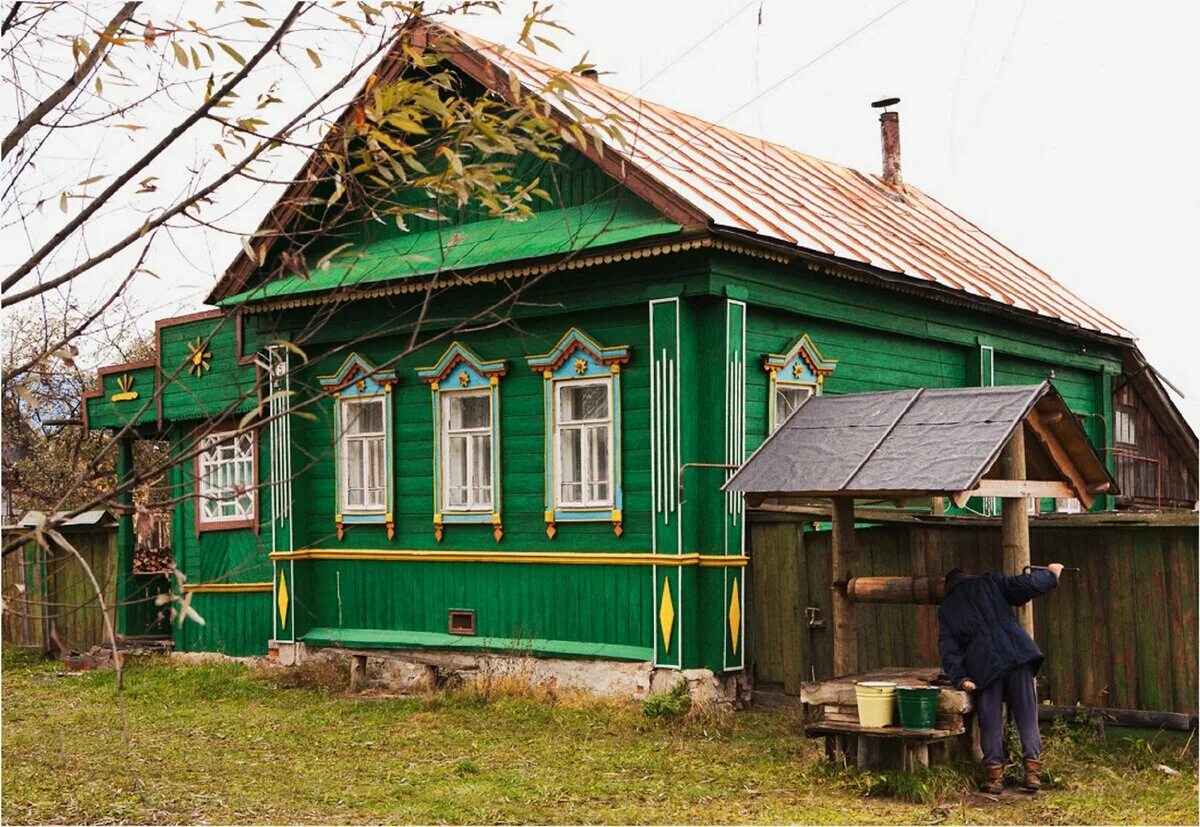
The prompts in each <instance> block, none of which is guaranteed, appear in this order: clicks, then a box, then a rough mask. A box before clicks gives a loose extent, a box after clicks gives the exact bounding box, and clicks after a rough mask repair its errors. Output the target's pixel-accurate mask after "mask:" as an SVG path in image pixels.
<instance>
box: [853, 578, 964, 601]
mask: <svg viewBox="0 0 1200 827" xmlns="http://www.w3.org/2000/svg"><path fill="white" fill-rule="evenodd" d="M945 596H946V578H945V577H855V578H853V579H852V580H850V582H849V583H847V584H846V597H847V598H849V599H850V600H852V601H854V602H855V603H916V604H918V605H930V604H934V603H941V602H942V598H944V597H945Z"/></svg>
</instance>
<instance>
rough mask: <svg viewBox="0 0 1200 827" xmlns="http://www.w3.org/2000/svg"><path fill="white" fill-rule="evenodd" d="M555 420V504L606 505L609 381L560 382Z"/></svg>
mask: <svg viewBox="0 0 1200 827" xmlns="http://www.w3.org/2000/svg"><path fill="white" fill-rule="evenodd" d="M556 395H557V400H558V402H557V411H558V421H557V422H556V423H555V427H556V430H557V432H558V433H557V437H556V440H555V449H556V452H557V456H556V458H555V459H556V464H557V477H558V478H557V482H558V484H557V487H556V492H557V494H556V496H557V498H558V504H559V505H564V506H568V507H607V506H610V505H611V504H612V471H613V469H612V451H611V447H610V446H611V445H612V438H613V435H612V429H613V423H612V418H611V415H610V414H611V408H612V402H611V400H612V381H611V380H608V379H605V380H602V381H599V382H594V381H589V382H586V383H584V382H571V381H567V382H560V383H559V384H558V385H557V386H556Z"/></svg>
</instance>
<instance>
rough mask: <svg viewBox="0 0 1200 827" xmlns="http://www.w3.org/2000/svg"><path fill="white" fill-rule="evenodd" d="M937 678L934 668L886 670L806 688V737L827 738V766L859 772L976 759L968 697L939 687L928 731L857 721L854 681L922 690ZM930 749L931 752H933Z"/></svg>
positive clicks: (803, 699)
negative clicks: (829, 763)
mask: <svg viewBox="0 0 1200 827" xmlns="http://www.w3.org/2000/svg"><path fill="white" fill-rule="evenodd" d="M936 677H937V670H936V669H934V668H920V667H917V668H913V667H904V668H889V669H879V670H875V671H872V672H864V673H861V674H858V675H846V676H844V677H840V678H832V679H830V680H827V681H816V682H813V683H805V684H802V685H801V687H800V700H801V702H802V703H803V704H804V705H805V708H806V710H807V711H808V713H809V723H808V725H807V726H806V727H805V728H804V733H805V735H807V736H808V737H810V738H824V739H825V755H826V757H827V758H829V760H831V761H837V762H839V763H842V764H846V765H848V764H849V763H850V761H854V763H855V765H856V766H857V767H858V768H859V769H866V768H867V767H875V766H892V767H899V768H900V769H903V770H906V771H907V770H912V769H915V768H916V767H918V766H922V767H927V766H929V763H930V760H931V758H932V760H934V762H935V763H936V762H940V761H948V760H951V759H953V758H956V757H960V756H961V757H967V758H971V757H973V758H978V757H979V755H981V753H980V752H979V742H978V731H977V727H976V726H975V715H974V707H973V705H972V703H971V701H972V699H971V695H970V693H967V692H963V691H961V690H958V689H953V688H951V687H941V690H942V691H941V693H940V694H939V696H938V708H937V717H936V719H935V722H934V729H933V730H932V731H928V732H924V731H915V730H905V729H902V728H901V727H899V726H890V727H864V726H861V725H860V724H859V722H858V702H857V698H856V697H855V691H854V685H855V683H856V682H858V681H891V682H893V683H895V684H897V685H898V686H925V685H928V684H929V683H931V682H932V681H933V679H934V678H936ZM931 748H932V749H931Z"/></svg>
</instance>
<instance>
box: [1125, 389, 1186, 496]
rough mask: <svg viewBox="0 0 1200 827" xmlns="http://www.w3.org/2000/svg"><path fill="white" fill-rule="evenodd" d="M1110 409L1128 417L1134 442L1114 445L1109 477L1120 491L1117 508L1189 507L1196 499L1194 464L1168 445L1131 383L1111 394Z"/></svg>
mask: <svg viewBox="0 0 1200 827" xmlns="http://www.w3.org/2000/svg"><path fill="white" fill-rule="evenodd" d="M1113 406H1114V408H1115V409H1116V410H1117V411H1121V412H1124V413H1126V414H1128V415H1129V416H1130V417H1132V419H1133V426H1134V439H1135V441H1134V442H1133V443H1122V442H1120V441H1118V442H1117V444H1116V446H1115V450H1114V454H1113V477H1114V478H1115V479H1116V481H1117V487H1118V488H1119V489H1120V490H1121V495H1120V496H1119V497H1118V499H1117V505H1118V507H1126V506H1129V505H1132V506H1135V507H1136V506H1140V507H1143V508H1159V507H1163V508H1189V507H1191V506H1192V505H1193V504H1194V503H1195V502H1196V498H1197V496H1198V495H1197V480H1196V468H1195V465H1194V463H1193V462H1192V461H1191V460H1190V459H1189V458H1188V457H1187V456H1185V455H1184V454H1182V453H1181V452H1180V451H1179V450H1178V448H1176V447H1175V446H1174V445H1172V444H1171V440H1170V439H1169V438H1168V437H1167V433H1166V432H1165V431H1164V430H1163V428H1162V426H1161V425H1160V424H1159V422H1158V420H1157V419H1156V418H1155V416H1154V413H1153V412H1152V411H1151V410H1150V407H1149V406H1148V405H1146V403H1145V402H1143V401H1142V398H1141V396H1140V395H1139V394H1138V392H1137V390H1136V388H1134V386H1133V385H1132V384H1126V385H1124V386H1123V387H1121V388H1120V389H1119V390H1117V391H1116V393H1114V394H1113ZM1117 436H1118V438H1119V437H1120V436H1121V435H1120V434H1118V435H1117Z"/></svg>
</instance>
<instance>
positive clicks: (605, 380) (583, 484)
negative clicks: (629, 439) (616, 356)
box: [551, 376, 616, 510]
mask: <svg viewBox="0 0 1200 827" xmlns="http://www.w3.org/2000/svg"><path fill="white" fill-rule="evenodd" d="M584 385H602V386H603V387H604V388H605V390H606V392H607V394H608V416H607V417H605V418H603V419H577V420H571V422H570V423H564V422H563V421H562V396H561V394H562V392H563V390H564V389H573V388H579V387H582V386H584ZM553 392H554V396H553V398H552V400H551V401H552V403H553V404H552V407H551V410H552V412H553V415H554V505H555V507H556V508H562V509H564V510H571V509H588V510H590V509H600V508H612V507H613V503H614V496H615V492H616V480H615V474H616V468H615V462H614V454H615V451H614V440H615V438H616V419H615V413H614V411H613V379H612V376H603V377H597V378H595V379H565V380H560V381H556V382H554V383H553ZM597 425H605V426H607V429H608V463H607V465H608V468H607V471H608V478H607V480H608V496H607V497H606V498H604V499H602V500H588V499H586V497H585V498H583V499H580V500H564V499H563V497H562V486H563V473H562V433H563V431H565V430H567V429H568V428H581V429H582V431H583V435H582V436H581V438H580V459H581V460H583V462H582V465H581V467H580V472H581V473H580V486H579V487H580V492H581V494H586V493H587V490H588V488H589V487H590V485H593V484H594V483H593V482H592V480H591V479H590V477H589V475H590V473H591V463H590V462H588V461H587V458H588V457H590V454H591V452H590V451H589V450H588V446H589V444H590V441H588V440H585V439H584V438H583V437H584V436H586V435H587V434H588V433H589V431H590V429H594V428H595V426H597Z"/></svg>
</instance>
